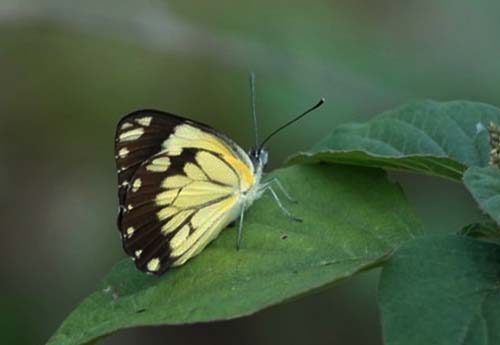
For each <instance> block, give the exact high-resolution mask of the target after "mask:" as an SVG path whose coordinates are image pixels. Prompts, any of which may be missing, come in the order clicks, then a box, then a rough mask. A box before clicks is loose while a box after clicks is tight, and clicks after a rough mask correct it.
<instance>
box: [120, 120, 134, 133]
mask: <svg viewBox="0 0 500 345" xmlns="http://www.w3.org/2000/svg"><path fill="white" fill-rule="evenodd" d="M133 126H134V125H132V124H131V123H130V122H125V123H124V124H123V125H122V126H121V127H120V129H121V130H122V131H123V130H124V129H127V128H130V127H133Z"/></svg>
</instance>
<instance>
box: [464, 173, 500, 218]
mask: <svg viewBox="0 0 500 345" xmlns="http://www.w3.org/2000/svg"><path fill="white" fill-rule="evenodd" d="M464 184H465V187H467V189H468V190H469V191H470V192H471V194H472V196H473V197H474V199H475V200H476V201H477V203H478V204H479V207H480V208H481V209H482V210H483V211H484V212H485V213H487V214H488V215H489V216H490V217H491V218H493V220H495V222H496V223H497V224H499V225H500V169H499V168H498V167H496V166H488V167H484V168H480V167H471V168H469V169H467V171H466V172H465V174H464Z"/></svg>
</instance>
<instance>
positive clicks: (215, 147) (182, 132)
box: [162, 124, 255, 190]
mask: <svg viewBox="0 0 500 345" xmlns="http://www.w3.org/2000/svg"><path fill="white" fill-rule="evenodd" d="M162 146H163V147H164V148H165V149H166V150H173V151H175V150H180V151H182V150H184V149H186V148H196V149H200V150H201V151H200V153H199V154H201V155H202V157H201V158H200V161H198V158H197V162H198V163H199V164H200V165H205V164H206V165H207V169H205V171H206V172H208V171H210V172H212V169H211V167H209V165H211V164H214V158H213V157H215V156H213V154H212V156H213V157H209V156H206V155H205V153H206V151H210V152H213V153H216V154H218V155H219V156H220V157H221V158H222V159H223V160H224V161H225V162H227V164H226V163H224V165H225V166H226V167H227V166H228V165H230V166H232V167H233V168H234V170H235V171H236V174H238V175H239V177H240V179H239V183H240V189H242V190H247V189H248V188H250V187H251V186H252V185H253V184H254V183H255V176H254V172H253V169H252V163H251V162H250V161H249V159H248V156H247V155H246V154H245V153H244V152H243V153H242V152H238V153H236V152H235V151H234V150H238V149H237V148H235V149H234V150H233V148H231V147H229V145H228V144H227V143H225V142H224V141H223V140H222V139H220V138H218V137H217V136H215V135H214V134H211V133H209V132H206V131H203V130H201V129H199V128H196V127H193V126H191V125H188V124H183V125H179V126H177V127H176V128H175V131H174V133H173V134H171V135H170V137H169V138H168V139H167V140H165V141H164V142H163V144H162ZM202 153H203V154H202ZM215 159H218V158H217V157H215ZM204 160H205V162H202V161H204ZM215 164H216V163H215ZM213 167H214V168H215V169H216V170H222V169H225V168H224V166H221V165H220V164H217V165H214V166H213ZM187 169H188V171H186V174H188V176H189V173H191V174H192V175H193V177H194V179H201V175H199V174H198V173H199V172H198V171H196V169H195V168H194V167H192V166H188V167H187ZM223 173H224V172H223ZM214 175H217V176H220V175H219V174H218V173H216V172H214ZM226 176H230V175H226ZM233 182H234V181H233Z"/></svg>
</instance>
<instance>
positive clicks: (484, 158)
mask: <svg viewBox="0 0 500 345" xmlns="http://www.w3.org/2000/svg"><path fill="white" fill-rule="evenodd" d="M490 122H494V123H500V109H498V108H496V107H494V106H491V105H487V104H483V103H475V102H468V101H453V102H444V103H441V102H435V101H423V102H418V103H413V104H409V105H406V106H403V107H401V108H398V109H395V110H390V111H387V112H385V113H383V114H381V115H379V116H377V117H375V118H374V119H372V120H371V121H368V122H366V123H363V124H359V123H353V124H346V125H342V126H339V127H337V128H336V129H334V130H333V132H332V133H331V134H330V135H329V136H328V137H327V138H325V139H324V140H323V141H321V142H320V143H319V144H318V145H316V146H315V147H314V148H313V149H312V151H311V152H303V153H299V154H298V155H295V156H293V157H292V158H291V159H290V163H311V162H318V161H322V162H332V163H343V164H354V165H362V166H371V167H381V168H386V169H395V170H406V171H414V172H419V173H424V174H430V175H436V176H441V177H445V178H449V179H452V180H457V181H458V180H460V179H461V177H462V174H463V172H464V170H465V169H466V167H467V166H485V165H486V164H488V162H489V151H490V147H489V143H488V131H487V127H488V125H489V123H490Z"/></svg>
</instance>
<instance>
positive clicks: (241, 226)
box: [236, 207, 245, 250]
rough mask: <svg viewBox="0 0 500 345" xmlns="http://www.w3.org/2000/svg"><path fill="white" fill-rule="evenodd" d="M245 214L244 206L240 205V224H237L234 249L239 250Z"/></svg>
mask: <svg viewBox="0 0 500 345" xmlns="http://www.w3.org/2000/svg"><path fill="white" fill-rule="evenodd" d="M244 216H245V208H244V207H242V208H241V211H240V224H239V226H238V239H237V240H236V250H240V246H241V238H242V237H243V236H242V235H243V217H244Z"/></svg>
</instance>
